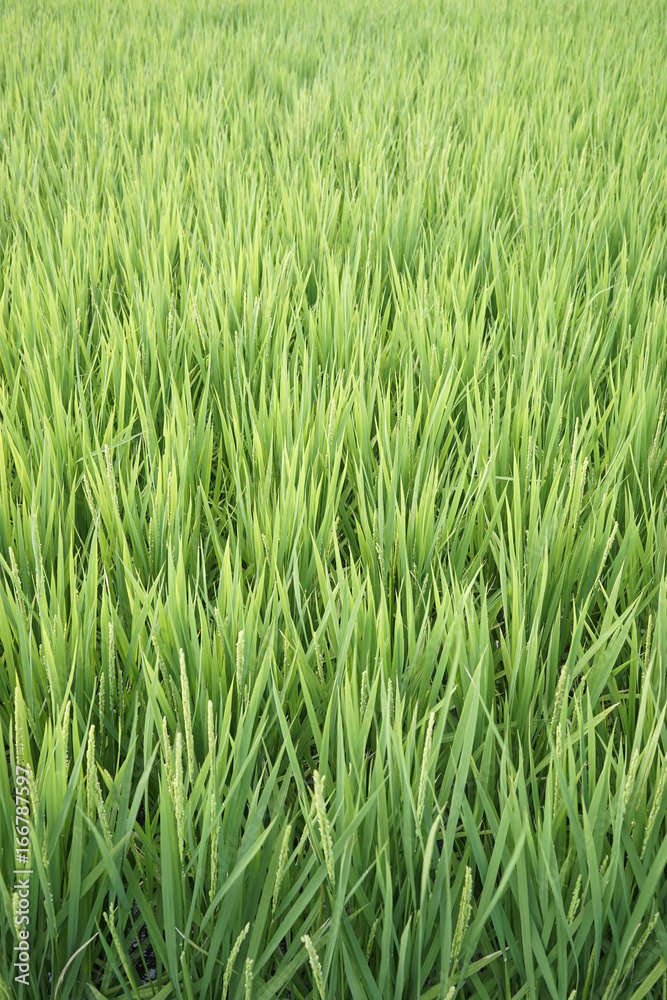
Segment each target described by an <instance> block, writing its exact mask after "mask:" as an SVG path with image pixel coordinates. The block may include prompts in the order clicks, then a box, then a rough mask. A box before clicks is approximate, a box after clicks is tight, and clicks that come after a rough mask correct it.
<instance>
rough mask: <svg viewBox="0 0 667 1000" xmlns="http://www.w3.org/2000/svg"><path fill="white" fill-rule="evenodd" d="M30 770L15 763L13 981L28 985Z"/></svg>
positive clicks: (30, 873)
mask: <svg viewBox="0 0 667 1000" xmlns="http://www.w3.org/2000/svg"><path fill="white" fill-rule="evenodd" d="M30 777H31V775H30V770H29V768H27V767H24V766H22V765H20V764H17V765H16V779H15V787H16V813H15V821H14V859H15V865H16V867H15V868H14V922H15V924H16V933H17V935H18V939H19V943H18V944H17V945H15V946H14V954H15V956H16V960H15V961H14V968H15V969H16V975H15V976H14V981H15V982H17V983H21V984H22V985H23V986H29V985H30V876H31V875H32V869H31V867H30V825H29V820H30Z"/></svg>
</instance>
